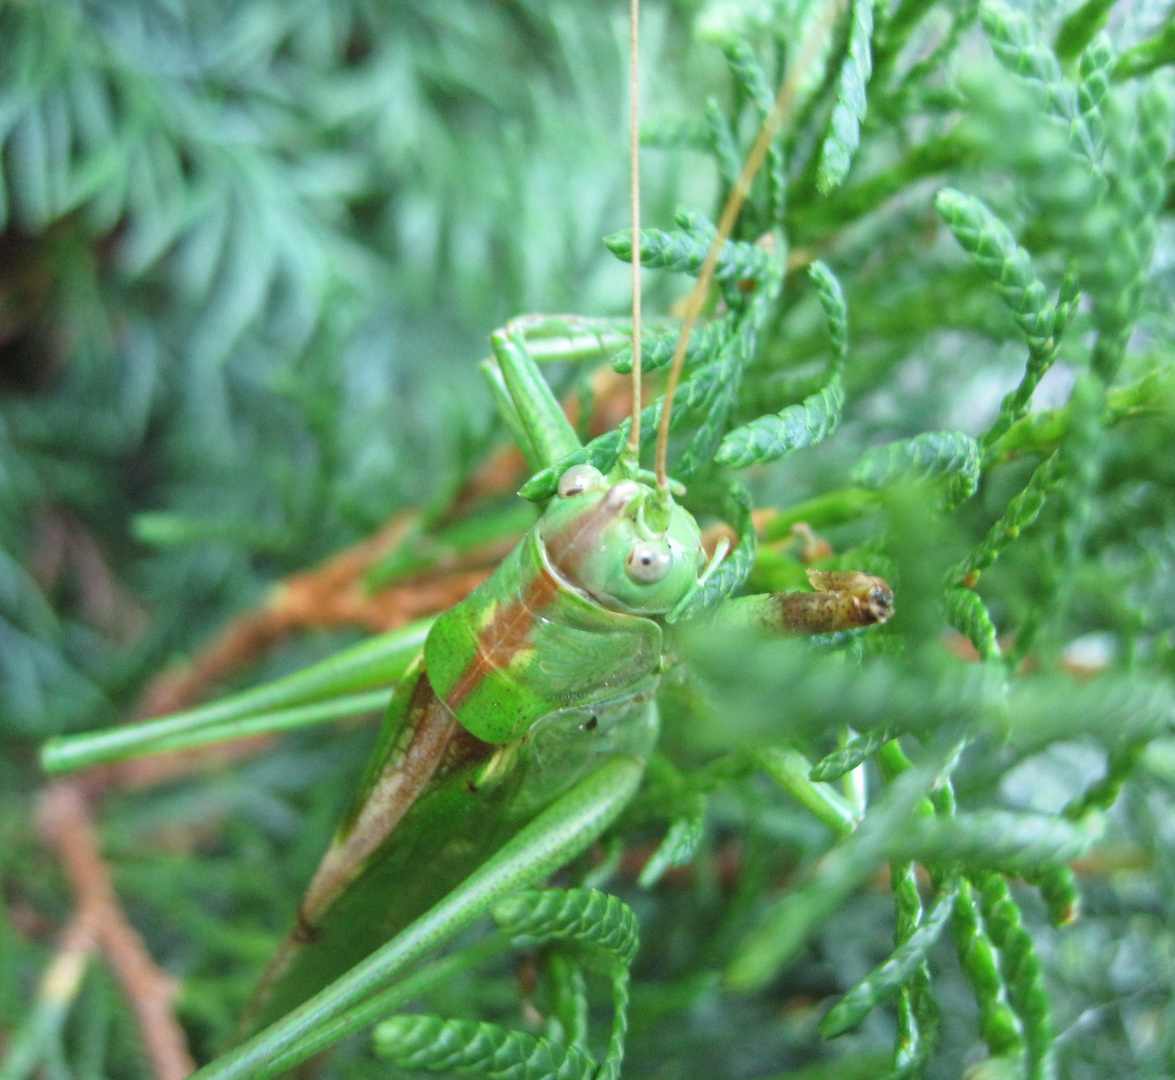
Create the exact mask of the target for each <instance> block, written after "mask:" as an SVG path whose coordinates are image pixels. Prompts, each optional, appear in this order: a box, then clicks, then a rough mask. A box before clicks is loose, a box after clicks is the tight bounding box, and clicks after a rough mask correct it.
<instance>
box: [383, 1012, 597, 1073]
mask: <svg viewBox="0 0 1175 1080" xmlns="http://www.w3.org/2000/svg"><path fill="white" fill-rule="evenodd" d="M375 1052H376V1053H377V1054H378V1055H379V1056H380V1057H382V1058H387V1059H388V1060H389V1061H392V1062H394V1063H395V1064H396V1065H398V1066H399V1067H400V1068H402V1069H421V1070H427V1071H428V1072H447V1073H452V1074H456V1075H457V1076H475V1077H485V1078H486V1080H591V1078H592V1077H593V1076H594V1075H595V1072H596V1064H595V1062H594V1061H592V1059H591V1058H589V1057H588V1056H587V1054H585V1053H584V1052H583V1051H582V1050H580V1049H579V1048H578V1047H574V1046H567V1047H562V1046H557V1045H556V1044H555V1043H553V1042H551V1041H550V1040H549V1039H541V1038H535V1037H534V1036H533V1035H527V1034H525V1033H524V1032H521V1031H512V1030H510V1029H509V1028H503V1027H499V1026H498V1025H497V1024H485V1023H477V1022H475V1021H472V1020H446V1019H444V1018H443V1017H440V1016H411V1015H406V1016H393V1017H392V1018H391V1019H389V1020H384V1021H383V1022H382V1023H381V1024H380V1025H379V1026H378V1027H376V1029H375Z"/></svg>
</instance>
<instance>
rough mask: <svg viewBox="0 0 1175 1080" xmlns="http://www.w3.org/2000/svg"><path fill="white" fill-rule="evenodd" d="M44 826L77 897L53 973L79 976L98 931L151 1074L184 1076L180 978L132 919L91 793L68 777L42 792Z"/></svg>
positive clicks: (187, 1060)
mask: <svg viewBox="0 0 1175 1080" xmlns="http://www.w3.org/2000/svg"><path fill="white" fill-rule="evenodd" d="M39 825H40V831H41V835H42V836H43V837H44V838H45V840H46V842H47V843H48V844H49V845H50V846H51V847H52V848H53V849H54V850H55V851H56V852H57V855H58V857H59V858H60V859H61V864H62V866H63V867H64V869H65V873H66V876H67V877H68V878H69V881H70V884H71V885H72V886H73V889H74V892H75V893H76V895H77V900H78V902H77V915H76V916H75V918H74V922H73V923H72V924H71V925H72V926H74V927H79V929H77V930H74V931H71V932H70V933H67V939H66V943H65V944H66V945H67V946H68V948H63V949H62V950H61V952H59V954H58V959H59V960H60V965H58V964H57V963H56V962H55V966H54V967H53V968H50V972H53V971H54V970H55V969H56V971H57V974H58V975H59V976H61V977H62V978H64V977H66V976H69V977H71V978H73V979H75V980H76V979H80V971H79V970H78V968H79V965H81V966H84V957H85V955H86V951H85V945H86V940H85V935H86V934H88V933H92V934H93V936H94V938H95V939H96V940H97V942H98V944H99V945H100V947H101V948H102V951H103V952H104V953H105V955H106V958H107V959H108V960H109V961H110V966H111V967H112V968H113V969H114V973H115V975H116V977H117V978H118V981H119V983H120V985H121V986H122V988H123V991H124V992H125V993H126V996H127V1000H128V1001H129V1002H130V1004H131V1008H132V1009H133V1010H134V1013H135V1017H136V1019H137V1021H138V1025H139V1031H140V1032H141V1034H142V1037H143V1048H144V1050H145V1051H146V1054H147V1057H148V1060H149V1061H150V1064H151V1070H152V1073H153V1074H154V1075H155V1077H157V1080H183V1077H186V1076H189V1075H190V1074H191V1073H193V1072H195V1069H196V1066H195V1062H193V1060H192V1056H191V1054H190V1053H189V1052H188V1046H187V1040H186V1039H185V1038H184V1033H183V1030H182V1029H181V1028H180V1026H179V1024H178V1023H177V1022H176V1020H175V1017H174V1016H172V1013H171V999H172V996H173V995H174V993H175V982H174V980H173V979H172V978H171V977H170V976H169V975H167V974H166V973H165V972H163V971H161V970H160V969H159V968H158V967H156V966H155V963H154V961H152V959H151V956H150V954H149V953H148V952H147V947H146V946H145V945H144V944H143V939H142V938H140V937H139V935H138V934H137V933H136V932H135V930H134V929H133V928H132V927H131V925H130V923H128V922H127V921H126V917H125V916H124V915H123V913H122V909H121V908H120V907H119V904H118V901H117V899H116V898H115V895H114V887H113V884H112V883H111V880H110V870H109V868H108V867H107V865H106V863H105V861H104V860H103V859H102V856H101V854H100V852H99V850H98V838H97V835H96V834H95V832H94V826H93V822H92V821H91V818H90V811H89V808H88V806H87V804H86V799H85V797H84V795H83V794H82V792H81V791H80V790H79V789H78V787H77V785H76V784H74V783H72V782H70V781H66V780H62V781H57V782H56V783H53V784H50V785H49V787H48V789H47V790H46V791H45V793H44V794H43V795H42V797H41V803H40V812H39ZM46 979H48V975H47V976H46ZM63 985H64V984H63ZM75 986H76V982H75ZM65 988H66V989H68V987H65ZM59 989H60V988H59Z"/></svg>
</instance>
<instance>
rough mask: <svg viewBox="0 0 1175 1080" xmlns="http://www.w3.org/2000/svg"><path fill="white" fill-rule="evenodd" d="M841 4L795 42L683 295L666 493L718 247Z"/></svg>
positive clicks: (663, 454) (661, 468)
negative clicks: (689, 363)
mask: <svg viewBox="0 0 1175 1080" xmlns="http://www.w3.org/2000/svg"><path fill="white" fill-rule="evenodd" d="M843 2H844V0H836V2H834V3H830V4H828V5H826V6H825V8H824V11H823V17H822V18H817V19H813V20H812V22H811V23H810V24H809V29H808V33H807V34H806V35H805V36H804V40H803V41H802V42H801V46H800V49H799V51H798V53H797V55H796V60H795V63H793V64H789V65H788V70H787V75H786V76H784V80H783V82H782V83H781V84H780V87H779V93H778V95H776V98H775V104H774V105H773V106H772V108H771V112H770V113H768V114H767V117H766V119H765V120H764V121H763V126H762V127H761V128H759V134H758V135H756V136H755V141H754V143H752V144H751V150H750V153H748V154H747V160H746V161H745V162H744V163H743V169H742V172H741V173H740V174H739V178H738V180H737V181H736V182H735V185H734V187H733V188H731V190H730V196H729V197H728V198H727V200H726V205H725V206H724V207H723V208H722V217H721V218H719V220H718V231H717V232H716V233H715V234H714V240H713V242H712V243H711V244H710V251H709V252H708V254H707V255H706V261H705V262H704V263H703V264H702V272H701V273H700V274H698V280H697V281H696V282H695V283H694V288H693V291H692V292H691V293H690V295H689V301H688V302H687V304H686V308H685V319H684V321H683V322H682V324H681V334H680V335H679V336H678V339H677V348H675V349H674V350H673V364H672V366H671V367H670V369H669V381H668V383H667V384H666V386H665V404H664V405H663V406H662V407H661V424H660V427H658V429H657V464H656V469H657V488H658V490H659V491H662V492H666V491H668V489H669V474H668V471H667V464H666V459H667V458H668V455H669V421H670V419H671V418H672V416H673V396H674V394H676V393H677V384H678V381H679V380H680V378H681V368H682V364H683V363H684V362H685V350H686V346H687V345H688V344H689V338H690V334H691V333H692V332H693V329H694V323H695V322H696V321H697V318H698V315H699V314H700V313H701V310H702V304H704V303H705V302H706V297H707V296H708V295H709V294H710V285H711V283H712V282H713V281H714V270H715V268H716V267H717V265H718V255H719V253H720V252H721V251H722V245H723V244H725V243H726V241H727V239H728V238H729V237H730V233H731V230H732V229H733V228H734V223H735V221H736V220H737V218H738V213H739V211H740V210H741V209H742V206H743V203H744V202H745V201H746V198H747V195H748V194H749V193H750V190H751V182H752V181H753V180H754V179H755V174H756V173H757V172H758V171H759V167H760V166H761V165H762V164H763V159H764V158H765V157H766V156H767V151H768V149H769V148H770V146H771V142H772V140H773V139H774V138H775V135H776V132H778V131H779V128H780V125H781V124H782V123H783V121H784V118H785V117H786V116H787V114H788V113H789V112H790V111H791V108H792V106H793V105H794V104H795V100H796V96H797V93H798V91H799V86H800V80H801V79H802V78H803V77H804V76H805V75H806V74H807V72H808V70H809V67H810V64H811V62H812V61H813V60H814V59H815V57H816V55H817V52H818V49H819V48H822V47H823V44H824V38H825V36H826V35H827V34H828V33H829V32H830V31H831V30H832V25H833V23H835V22H836V18H837V16H838V15H839V14H840V10H841V7H842V6H843ZM634 362H635V357H634Z"/></svg>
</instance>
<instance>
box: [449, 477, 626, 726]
mask: <svg viewBox="0 0 1175 1080" xmlns="http://www.w3.org/2000/svg"><path fill="white" fill-rule="evenodd" d="M639 494H640V485H639V484H637V483H635V482H634V481H632V480H622V481H621V482H620V483H618V484H614V485H613V486H612V488H611V489H610V490H609V491H608V493H607V494H606V495H605V496H604V497H603V498H602V499H600V500H599V502H597V503H596V505H595V506H592V507H590V508H589V509H586V510H584V512H583V513H582V514H579V515H577V516H576V517H575V518H574V519H573V520H572V521H571V522H570V523H569V524H568V525H566V526H564V527H563V528H562V529H560V530H559V531H558V532H555V533H552V534H551V535H550V536H547V537H544V538H543V541H542V544H543V547H544V549H545V551H546V556H547V558H546V561H545V562H544V561H540V563H539V566H538V568H537V573H536V574H535V576H534V578H533V580H531V581H530V582H529V583H528V584H527V585H526V588H525V591H524V592H523V593H522V595H521V596H520V597H519V598H518V599H517V600H514V601H511V602H510V603H507V604H501V605H498V606H496V607H495V608H494V609H493V614H492V617H491V618H490V619H489V620H488V621H487V622H486V624H485V625H484V626H482V627H481V628H480V629H479V630H478V632H477V638H476V642H477V645H476V648H477V651H476V653H475V655H474V658H473V660H472V661H470V663H469V665H468V667H466V668H465V670H464V671H463V672H462V673H461V676H460V677H459V678H458V679H457V681H456V682H455V683H454V684H453V686H452V689H450V691H449V693H448V694H447V695H446V696H445V704H446V705H448V706H449V708H450V709H453V710H456V709H457V708H459V707H460V705H461V703H462V702H463V701H465V699H466V698H468V697H469V695H470V694H472V693H473V692H474V690H476V689H477V687H478V686H479V685H481V682H482V680H483V679H484V678H485V677H486V676H487V675H490V674H492V673H494V672H496V671H502V670H503V669H506V668H509V667H510V665H511V664H513V663H515V662H516V661H517V660H518V658H519V657H520V656H521V655H522V654H523V653H524V652H525V651H526V650H528V649H532V648H533V641H532V640H531V631H532V630H533V628H534V624H535V621H536V619H537V618H539V617H540V616H541V615H542V612H543V611H544V610H545V609H546V608H548V607H549V606H550V605H551V603H552V602H553V601H554V600H555V597H556V596H557V595H558V593H559V590H560V589H564V588H567V587H568V586H571V587H573V588H580V587H581V586H580V577H581V575H580V572H579V571H580V567H581V565H582V563H583V560H584V559H585V558H586V557H587V556H588V555H589V554H590V553H591V551H592V550H593V548H595V547H596V545H598V544H599V543H600V540H601V538H602V537H603V535H604V532H605V531H606V530H607V528H608V526H609V525H610V524H611V523H612V522H613V521H615V520H616V518H617V517H619V516H620V515H621V514H623V513H624V512H625V511H626V510H627V509H628V507H629V506H630V505H631V503H632V501H633V499H635V498H636V497H637V496H638V495H639ZM547 563H549V564H550V567H553V568H554V570H555V571H556V573H552V572H551V569H550V568H549V567H548V566H547ZM556 575H557V576H556Z"/></svg>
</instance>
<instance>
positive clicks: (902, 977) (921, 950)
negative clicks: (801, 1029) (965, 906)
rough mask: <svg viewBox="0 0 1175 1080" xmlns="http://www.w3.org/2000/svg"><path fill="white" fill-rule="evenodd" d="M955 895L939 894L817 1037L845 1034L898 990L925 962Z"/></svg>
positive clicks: (835, 1010)
mask: <svg viewBox="0 0 1175 1080" xmlns="http://www.w3.org/2000/svg"><path fill="white" fill-rule="evenodd" d="M955 894H956V890H955V889H948V890H946V891H945V892H942V893H940V894H939V896H938V898H937V899H936V900H935V902H934V907H933V908H931V909H930V912H929V913H928V914H927V915H926V917H925V919H923V921H922V922H921V924H919V926H918V928H917V929H916V930H915V931H914V933H913V934H911V935H910V937H908V938H907V939H906V940H905V941H904V942H902V944H901V945H899V946H898V947H897V948H896V949H895V950H894V951H893V953H892V954H891V955H890V957H889V959H887V960H885V961H884V962H883V963H881V964H879V965H878V966H877V967H875V968H874V969H873V970H872V971H871V972H870V973H869V974H868V975H867V976H866V977H865V978H864V979H863V980H862V981H861V982H859V983H858V984H857V985H856V986H854V987H853V989H852V990H850V991H849V992H848V993H847V994H845V996H844V997H843V998H841V999H840V1001H838V1002H837V1003H836V1005H835V1006H833V1009H832V1011H831V1012H830V1013H829V1014H828V1015H827V1016H826V1017H825V1018H824V1020H823V1021H822V1022H821V1024H820V1034H822V1035H823V1036H824V1037H825V1038H832V1037H833V1036H836V1035H840V1034H842V1033H843V1032H845V1031H848V1030H849V1028H851V1027H853V1026H855V1025H856V1024H859V1023H860V1022H861V1021H862V1020H863V1019H864V1018H865V1017H866V1016H867V1015H868V1014H869V1013H870V1012H872V1011H873V1009H875V1008H876V1007H877V1006H878V1005H880V1004H881V1003H882V1002H883V1001H885V1000H887V999H888V998H890V997H892V996H893V995H894V994H896V993H897V992H898V990H899V989H901V987H902V986H903V985H904V984H905V983H906V982H907V981H908V980H909V979H910V977H911V976H912V975H913V974H914V972H915V971H917V970H918V968H919V967H920V966H921V965H922V964H923V963H924V962H925V960H926V954H927V953H928V952H929V951H930V947H931V946H932V945H933V944H934V943H935V942H936V941H937V940H938V937H939V935H940V934H941V933H942V929H943V927H944V926H946V923H947V919H948V918H949V917H950V915H951V912H952V910H953V908H954V904H955Z"/></svg>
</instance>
